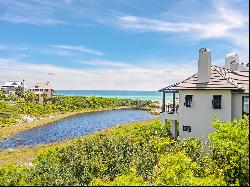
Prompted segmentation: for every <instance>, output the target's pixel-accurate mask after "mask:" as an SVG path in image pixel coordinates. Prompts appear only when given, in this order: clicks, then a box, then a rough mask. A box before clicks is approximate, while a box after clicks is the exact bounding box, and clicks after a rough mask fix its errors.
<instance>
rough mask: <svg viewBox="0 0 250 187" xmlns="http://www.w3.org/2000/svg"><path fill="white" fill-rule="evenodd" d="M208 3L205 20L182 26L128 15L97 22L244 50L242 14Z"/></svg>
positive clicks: (223, 3)
mask: <svg viewBox="0 0 250 187" xmlns="http://www.w3.org/2000/svg"><path fill="white" fill-rule="evenodd" d="M212 2H213V3H212V5H213V9H212V10H211V11H210V12H208V13H206V16H202V15H200V16H199V15H195V19H194V17H192V18H190V20H189V21H187V20H186V21H185V22H183V21H180V22H173V21H169V20H167V18H164V19H151V18H147V17H140V16H132V15H122V16H117V17H115V18H109V19H107V18H103V19H100V22H101V23H106V24H108V25H110V26H116V27H118V28H120V29H125V30H130V31H136V32H156V33H157V32H160V33H177V34H179V35H181V36H183V37H184V38H185V39H191V40H208V39H227V40H229V41H231V42H232V43H233V45H234V46H237V47H239V48H241V49H247V50H248V49H249V36H248V35H249V29H248V28H249V19H248V16H247V14H246V12H244V11H243V10H242V9H240V8H239V7H235V5H234V4H230V3H228V2H227V1H212ZM193 16H194V15H193ZM197 17H199V18H200V19H199V20H197Z"/></svg>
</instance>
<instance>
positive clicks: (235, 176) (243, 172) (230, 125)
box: [209, 115, 249, 186]
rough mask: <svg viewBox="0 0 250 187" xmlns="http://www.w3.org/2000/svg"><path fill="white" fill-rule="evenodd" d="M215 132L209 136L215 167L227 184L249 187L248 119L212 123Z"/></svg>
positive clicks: (245, 117)
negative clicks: (223, 176)
mask: <svg viewBox="0 0 250 187" xmlns="http://www.w3.org/2000/svg"><path fill="white" fill-rule="evenodd" d="M213 127H214V128H215V129H216V131H215V132H214V133H213V134H211V135H210V136H209V139H210V144H209V148H210V154H211V158H212V160H213V162H214V163H215V164H216V166H217V167H218V168H220V169H222V170H223V172H224V175H225V180H226V182H227V183H228V185H229V184H235V183H236V182H239V184H240V185H243V186H246V185H249V180H248V179H249V118H248V117H247V116H246V115H245V116H244V117H243V118H242V119H241V120H239V121H238V120H236V119H234V120H233V121H232V122H220V121H218V120H217V119H215V120H214V122H213Z"/></svg>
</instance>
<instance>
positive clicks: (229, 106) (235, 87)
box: [159, 48, 249, 141]
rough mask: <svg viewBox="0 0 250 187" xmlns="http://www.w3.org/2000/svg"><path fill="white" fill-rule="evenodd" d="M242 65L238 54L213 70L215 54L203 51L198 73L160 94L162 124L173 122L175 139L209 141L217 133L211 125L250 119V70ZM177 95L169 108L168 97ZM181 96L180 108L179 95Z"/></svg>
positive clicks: (204, 49)
mask: <svg viewBox="0 0 250 187" xmlns="http://www.w3.org/2000/svg"><path fill="white" fill-rule="evenodd" d="M248 66H249V65H248V64H247V65H244V64H240V63H239V60H238V56H237V54H235V53H231V54H228V55H227V56H226V58H225V66H224V67H218V66H214V65H212V66H211V51H210V50H209V49H207V48H201V49H200V50H199V60H198V73H197V74H194V75H192V76H191V77H189V78H187V79H186V80H184V81H182V82H178V83H175V84H173V85H170V86H167V87H165V88H162V89H160V90H159V92H162V93H163V102H162V103H163V104H162V112H161V114H160V118H161V123H162V124H165V123H166V120H170V124H171V132H172V134H173V136H174V138H176V139H177V138H184V137H200V138H201V139H202V140H203V141H206V140H207V136H208V134H210V133H211V132H213V131H214V129H213V127H212V125H211V121H212V120H213V117H214V116H216V117H217V118H218V119H219V120H221V121H232V120H233V119H234V118H241V117H242V115H243V114H247V115H249V68H248ZM166 93H172V94H173V104H172V105H171V106H170V107H169V106H168V105H167V106H166V104H165V103H166V102H165V94H166ZM176 94H179V105H178V107H176V102H175V95H176Z"/></svg>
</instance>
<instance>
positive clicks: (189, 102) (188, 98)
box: [184, 95, 193, 107]
mask: <svg viewBox="0 0 250 187" xmlns="http://www.w3.org/2000/svg"><path fill="white" fill-rule="evenodd" d="M192 98H193V95H186V96H185V103H184V106H185V105H186V107H191V106H192V105H193V102H192Z"/></svg>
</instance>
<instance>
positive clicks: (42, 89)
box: [29, 82, 54, 103]
mask: <svg viewBox="0 0 250 187" xmlns="http://www.w3.org/2000/svg"><path fill="white" fill-rule="evenodd" d="M29 91H31V92H33V93H34V94H36V95H37V96H38V99H39V102H41V103H43V101H44V98H43V95H46V96H47V97H48V98H50V97H52V96H53V92H54V89H53V87H52V86H51V85H49V82H47V83H37V84H35V85H33V86H32V87H30V88H29Z"/></svg>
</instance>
